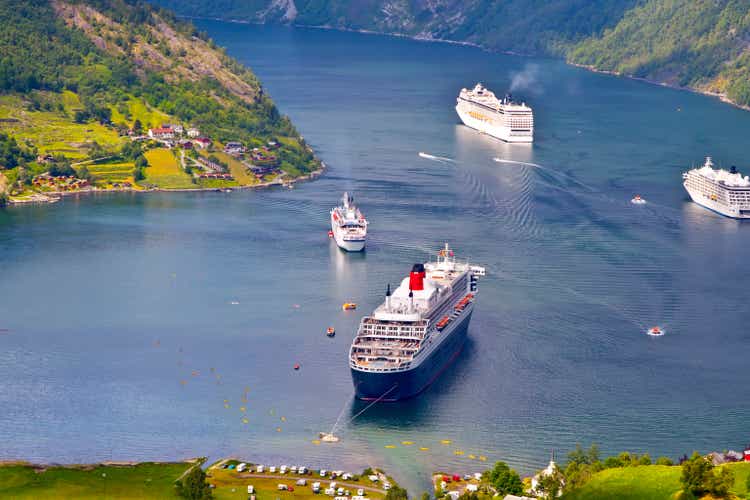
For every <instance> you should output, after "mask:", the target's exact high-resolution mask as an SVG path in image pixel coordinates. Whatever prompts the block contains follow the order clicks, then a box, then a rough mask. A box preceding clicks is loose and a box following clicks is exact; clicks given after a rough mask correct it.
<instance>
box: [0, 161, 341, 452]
mask: <svg viewBox="0 0 750 500" xmlns="http://www.w3.org/2000/svg"><path fill="white" fill-rule="evenodd" d="M326 168H327V167H326V164H325V162H322V161H321V162H320V168H318V169H317V170H313V171H312V172H310V173H308V174H305V175H301V176H299V177H295V178H294V179H289V180H284V181H282V180H273V181H268V182H262V183H260V184H251V185H245V186H231V187H223V188H222V187H211V188H201V187H197V188H194V189H192V188H190V189H188V188H178V189H166V188H152V189H145V188H144V189H132V188H124V189H123V188H112V189H99V188H89V189H82V190H80V191H49V192H46V193H33V194H31V195H29V196H28V197H27V198H21V199H13V197H11V196H8V207H12V206H26V205H39V204H52V203H57V202H58V201H60V200H62V199H63V198H65V197H70V196H81V195H99V194H105V195H106V194H111V193H134V194H148V193H220V192H224V190H226V189H229V190H231V191H245V190H250V189H267V188H272V187H275V186H281V187H290V188H291V187H292V186H293V185H294V184H297V183H298V182H307V181H312V180H315V179H316V178H318V177H320V176H321V175H322V174H323V173H324V172H325V170H326ZM0 463H2V462H0Z"/></svg>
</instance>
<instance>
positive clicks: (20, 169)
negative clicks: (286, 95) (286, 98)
mask: <svg viewBox="0 0 750 500" xmlns="http://www.w3.org/2000/svg"><path fill="white" fill-rule="evenodd" d="M164 123H176V124H184V125H185V126H186V127H187V126H191V127H196V128H198V129H199V130H200V133H201V134H202V135H204V136H208V137H210V138H211V140H212V141H215V143H217V144H223V143H226V142H228V141H240V142H242V143H243V144H245V145H246V146H248V147H258V146H263V145H264V144H266V143H267V142H269V141H276V142H278V143H279V144H281V145H282V147H281V148H279V150H278V151H277V153H276V154H277V156H278V157H279V159H280V162H279V163H280V164H281V166H282V167H281V168H282V169H283V168H284V166H285V165H289V166H290V168H289V170H290V174H289V175H290V176H292V177H293V176H295V175H299V174H300V173H307V172H310V171H311V170H314V169H316V168H317V167H318V161H317V160H316V159H315V158H314V156H313V154H312V152H311V150H310V148H309V147H308V146H307V145H306V144H305V143H304V141H303V140H302V138H301V137H300V135H299V134H298V133H297V131H296V130H295V129H294V127H293V126H292V124H291V123H290V121H289V120H288V119H287V118H286V117H284V116H282V115H281V114H280V113H279V112H278V110H277V109H276V106H275V105H274V103H273V102H272V101H271V99H270V98H269V97H268V95H267V94H266V93H265V92H264V90H263V87H262V86H261V84H260V83H259V81H258V79H257V78H256V77H255V75H254V74H253V73H252V72H251V71H250V70H249V69H248V68H246V67H244V66H242V65H241V64H239V63H238V62H236V61H235V60H234V59H232V58H230V57H228V56H227V55H226V54H225V52H224V51H223V50H222V49H219V48H218V47H216V46H215V45H214V43H213V42H212V41H211V40H210V39H208V38H207V36H205V35H203V34H201V33H199V32H198V31H197V30H196V29H195V27H194V26H193V25H191V24H189V23H186V22H182V21H178V20H176V18H175V17H174V15H173V14H171V13H170V12H168V11H164V10H158V9H156V8H154V7H151V6H150V5H149V4H146V3H144V2H140V1H138V0H39V1H35V2H29V1H25V0H0V133H2V134H5V136H7V137H9V138H12V139H14V140H15V141H16V145H17V148H16V149H15V150H17V152H16V153H15V156H14V157H13V158H10V157H9V155H4V158H3V159H2V162H0V171H2V170H3V169H4V170H5V171H4V172H3V175H4V177H5V179H6V181H5V183H6V185H11V186H13V189H17V190H21V191H22V190H23V189H24V186H31V179H32V178H33V177H35V176H38V175H39V174H41V173H43V172H45V171H49V170H50V168H51V167H52V166H55V165H57V166H60V167H61V169H62V170H60V172H65V173H70V174H73V173H75V172H73V171H72V170H70V166H69V163H70V161H71V160H85V159H87V158H91V159H98V158H102V157H114V160H115V161H116V162H118V164H120V165H122V164H123V163H127V162H129V161H133V162H135V161H136V160H137V159H138V158H139V157H141V156H142V151H141V149H148V148H149V147H153V145H148V144H145V145H144V146H143V148H141V147H138V148H133V147H131V145H130V144H129V143H130V142H131V138H130V136H132V135H138V134H145V131H146V129H148V128H153V127H160V126H161V125H162V124H164ZM15 150H14V151H15ZM37 155H41V156H45V155H49V158H46V159H44V161H41V160H38V161H35V160H34V159H33V158H36V157H37Z"/></svg>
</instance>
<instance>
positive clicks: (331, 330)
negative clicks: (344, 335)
mask: <svg viewBox="0 0 750 500" xmlns="http://www.w3.org/2000/svg"><path fill="white" fill-rule="evenodd" d="M326 335H328V336H329V337H333V336H334V335H336V330H335V329H334V328H333V327H332V326H329V327H328V329H327V330H326Z"/></svg>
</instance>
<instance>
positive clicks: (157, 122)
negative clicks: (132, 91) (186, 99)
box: [110, 96, 173, 131]
mask: <svg viewBox="0 0 750 500" xmlns="http://www.w3.org/2000/svg"><path fill="white" fill-rule="evenodd" d="M127 107H128V113H129V117H128V118H126V117H125V116H124V115H123V114H121V113H120V112H119V111H118V110H117V106H110V109H111V110H112V122H113V123H124V124H127V125H128V126H129V127H130V126H132V125H133V123H135V121H136V120H140V121H141V125H142V127H143V130H144V131H145V130H147V129H149V128H154V127H160V126H161V125H162V124H164V123H170V122H172V121H173V120H172V118H171V117H170V116H169V115H168V114H166V113H162V112H161V111H159V110H158V109H154V108H152V107H150V106H149V105H147V104H146V103H145V102H143V101H142V100H141V99H138V98H136V97H132V96H131V97H130V98H129V99H128V101H127Z"/></svg>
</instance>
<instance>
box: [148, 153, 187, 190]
mask: <svg viewBox="0 0 750 500" xmlns="http://www.w3.org/2000/svg"><path fill="white" fill-rule="evenodd" d="M144 156H145V157H146V160H148V165H149V166H148V167H147V168H146V171H145V174H146V179H145V181H144V182H145V183H147V184H154V185H156V186H158V187H160V188H162V189H195V187H196V186H195V184H193V181H192V178H191V177H190V176H189V175H188V174H186V173H185V171H184V170H182V167H180V164H179V163H178V161H177V158H175V156H174V154H172V151H170V150H169V149H165V148H159V149H151V150H149V151H146V152H145V153H144Z"/></svg>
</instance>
